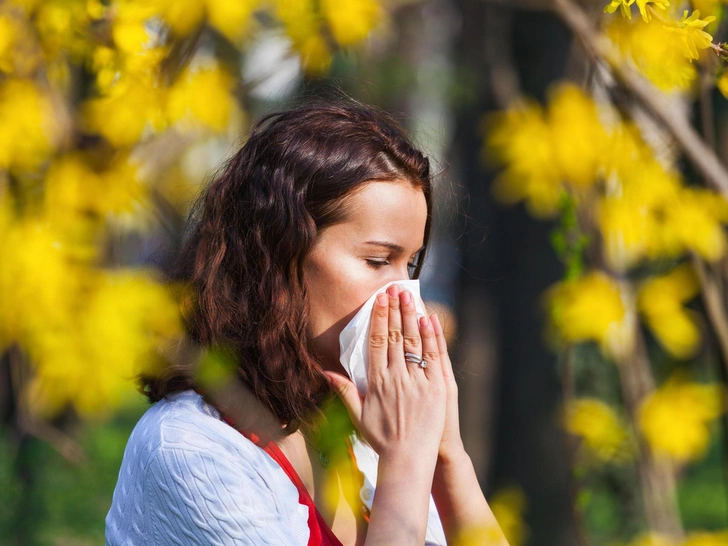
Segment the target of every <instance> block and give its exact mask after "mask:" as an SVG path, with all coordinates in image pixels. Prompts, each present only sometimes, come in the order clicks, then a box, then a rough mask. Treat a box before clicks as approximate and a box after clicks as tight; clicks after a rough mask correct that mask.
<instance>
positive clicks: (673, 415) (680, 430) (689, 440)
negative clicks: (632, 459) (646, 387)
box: [638, 370, 726, 463]
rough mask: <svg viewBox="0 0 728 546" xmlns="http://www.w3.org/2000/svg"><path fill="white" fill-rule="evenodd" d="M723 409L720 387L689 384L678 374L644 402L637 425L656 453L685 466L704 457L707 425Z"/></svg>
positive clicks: (708, 437) (685, 378) (683, 373)
mask: <svg viewBox="0 0 728 546" xmlns="http://www.w3.org/2000/svg"><path fill="white" fill-rule="evenodd" d="M725 409H726V400H725V392H724V390H723V387H722V386H720V385H711V384H700V383H695V382H692V381H690V380H689V379H688V378H687V374H686V373H685V372H683V371H682V370H678V371H677V372H674V373H673V374H672V375H671V376H670V377H669V378H668V380H667V381H665V383H664V384H663V385H662V386H661V387H660V388H659V389H657V390H656V391H655V392H653V393H652V394H651V395H649V396H648V397H647V399H646V400H644V401H643V403H642V404H641V406H640V408H639V411H638V424H639V427H640V430H641V431H642V434H643V435H644V437H645V438H646V439H647V442H648V443H649V445H650V447H651V448H652V449H653V450H654V451H655V452H656V453H658V454H661V455H665V456H668V457H670V458H671V459H673V460H675V461H677V462H680V463H684V462H688V461H692V460H695V459H697V458H699V457H701V456H702V455H703V454H704V453H705V451H706V450H707V448H708V445H709V443H710V430H709V428H708V425H709V424H710V422H711V421H712V420H714V419H715V418H717V417H718V416H720V415H721V414H722V413H723V412H724V411H725Z"/></svg>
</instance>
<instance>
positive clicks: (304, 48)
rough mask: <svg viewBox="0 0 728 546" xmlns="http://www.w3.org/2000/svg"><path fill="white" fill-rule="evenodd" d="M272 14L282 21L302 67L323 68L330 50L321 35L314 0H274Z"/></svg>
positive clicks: (328, 61) (315, 70)
mask: <svg viewBox="0 0 728 546" xmlns="http://www.w3.org/2000/svg"><path fill="white" fill-rule="evenodd" d="M275 14H276V17H278V19H280V21H281V22H282V23H283V26H284V27H285V29H286V33H287V34H288V36H289V37H290V38H291V41H292V42H293V47H294V48H295V49H296V51H297V52H298V54H299V55H300V57H301V62H302V64H303V67H304V69H305V70H306V71H307V72H309V73H311V74H321V73H324V72H326V71H327V70H328V69H329V66H330V65H331V51H330V49H329V46H328V44H327V43H326V40H325V39H324V37H323V36H322V35H321V24H322V20H321V15H320V14H319V13H318V12H317V10H316V6H315V3H314V1H313V0H276V2H275Z"/></svg>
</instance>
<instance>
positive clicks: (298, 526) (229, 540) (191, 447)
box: [106, 390, 445, 546]
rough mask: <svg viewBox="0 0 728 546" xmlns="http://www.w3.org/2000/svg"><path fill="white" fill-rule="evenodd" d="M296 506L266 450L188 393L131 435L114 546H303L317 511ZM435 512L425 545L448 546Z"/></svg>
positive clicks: (117, 500) (369, 493)
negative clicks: (310, 517) (309, 510)
mask: <svg viewBox="0 0 728 546" xmlns="http://www.w3.org/2000/svg"><path fill="white" fill-rule="evenodd" d="M357 462H358V461H357ZM360 468H361V466H360ZM365 477H367V476H366V474H365ZM367 478H370V477H367ZM371 483H372V482H370V479H366V482H365V487H364V488H362V492H361V496H362V500H364V499H365V498H368V499H369V500H370V501H371V499H372V497H373V493H374V489H373V487H372V485H371ZM373 483H376V478H374V479H373ZM298 499H299V495H298V490H297V489H296V486H295V485H294V484H293V482H292V481H291V479H290V478H289V477H288V475H287V474H286V473H285V471H284V470H283V469H282V468H281V467H280V466H279V465H278V463H277V462H276V461H275V460H274V459H273V458H272V457H271V456H270V455H268V453H266V452H265V450H263V449H262V448H260V447H258V446H257V445H255V444H254V443H253V442H252V441H250V440H249V439H248V438H246V437H245V436H244V435H242V434H240V433H239V432H238V431H237V430H235V429H234V428H233V427H231V426H230V425H228V424H227V423H225V422H224V421H223V420H222V419H221V417H220V414H219V413H218V411H217V410H216V409H215V408H214V407H212V406H211V405H209V404H208V403H206V402H205V401H204V400H203V398H202V397H201V396H200V395H199V394H198V393H196V392H194V391H191V390H188V391H183V392H179V393H175V394H172V395H170V396H168V397H167V398H165V399H162V400H160V401H159V402H157V403H155V404H153V405H152V406H151V407H150V408H149V409H148V410H147V412H146V413H145V414H144V415H143V416H142V418H141V419H140V420H139V422H138V423H137V425H136V426H135V427H134V430H133V431H132V433H131V436H130V437H129V441H128V443H127V446H126V449H125V451H124V458H123V461H122V464H121V470H120V471H119V479H118V481H117V484H116V489H115V490H114V496H113V500H112V504H111V509H110V510H109V513H108V515H107V516H106V546H142V545H175V546H179V545H221V546H223V545H224V546H229V545H246V546H247V545H256V546H264V545H281V546H294V545H295V546H299V545H301V546H305V545H307V543H308V538H309V528H308V514H309V512H308V507H307V506H305V505H303V504H299V502H298ZM367 504H370V503H367ZM431 504H432V506H431V510H430V519H429V521H428V531H427V540H428V542H426V545H430V544H431V545H435V546H436V545H441V544H445V540H444V533H443V532H442V525H441V523H440V520H439V517H438V515H437V511H436V510H434V512H433V509H434V503H432V499H431ZM431 540H432V542H430V541H431Z"/></svg>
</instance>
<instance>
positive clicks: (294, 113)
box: [141, 98, 432, 433]
mask: <svg viewBox="0 0 728 546" xmlns="http://www.w3.org/2000/svg"><path fill="white" fill-rule="evenodd" d="M430 177H431V174H430V162H429V160H428V159H427V157H425V156H424V155H423V154H422V153H421V152H420V151H419V150H417V149H416V148H415V147H414V146H413V145H412V143H411V142H410V141H409V139H408V138H407V137H406V135H405V131H404V130H403V129H402V127H401V125H400V124H399V122H398V121H396V120H395V119H394V118H393V117H392V116H391V115H389V114H387V113H385V112H384V111H382V110H380V109H378V108H376V107H373V106H369V105H364V104H361V103H359V102H356V101H354V100H353V99H348V98H346V99H343V98H337V99H336V100H321V99H319V100H313V101H307V102H305V103H303V104H301V105H299V106H296V107H294V108H292V109H289V110H285V111H277V112H273V113H269V114H267V115H265V116H264V117H262V118H261V119H260V120H259V121H258V122H257V123H256V124H255V125H254V127H253V129H252V131H251V133H250V136H249V138H248V139H247V141H246V142H245V144H244V145H243V146H242V147H241V148H240V149H239V150H238V151H237V152H236V153H235V154H234V155H233V156H232V157H231V158H229V159H228V160H227V161H226V162H225V163H224V164H223V165H222V166H221V168H220V169H219V170H218V171H217V173H216V174H215V175H213V177H212V178H211V179H210V182H209V184H208V185H207V186H206V188H205V189H204V190H203V191H202V193H201V194H200V196H199V198H198V199H197V201H196V202H195V204H194V206H193V208H192V211H191V213H190V217H189V219H188V222H187V228H186V234H185V238H184V240H183V244H182V248H181V251H180V253H179V254H178V257H177V259H176V263H175V265H174V268H173V274H172V276H173V278H175V279H176V280H183V281H185V282H186V283H189V284H188V285H187V286H189V287H191V289H192V292H193V293H194V301H195V304H194V306H192V308H191V310H190V311H189V312H187V313H186V314H185V322H186V327H187V330H188V333H189V336H190V337H191V339H192V340H193V341H194V342H196V343H198V344H200V345H202V346H203V347H215V346H222V347H226V348H232V349H233V351H234V354H235V356H236V361H237V367H236V370H235V371H236V373H237V375H238V377H239V379H240V380H241V381H242V382H243V383H244V384H246V385H247V386H248V387H250V388H251V389H252V390H253V392H254V393H255V395H256V396H257V398H258V399H259V400H260V401H261V402H262V403H263V404H264V405H265V406H266V407H267V408H269V409H270V410H271V411H272V412H273V414H274V415H275V416H276V418H278V419H279V420H280V422H281V423H285V424H286V431H287V432H288V433H292V432H295V431H296V430H297V428H298V427H299V426H300V424H301V423H306V424H309V423H311V422H312V417H313V416H316V415H320V411H319V405H320V403H321V402H322V401H323V400H324V399H326V398H327V396H329V395H330V394H331V391H330V387H329V385H328V382H327V381H326V376H325V375H324V374H323V373H322V370H323V369H322V367H321V364H320V363H319V361H318V360H317V358H316V354H315V352H314V350H313V348H312V347H311V346H310V345H309V342H308V341H307V336H306V332H307V324H308V305H307V294H306V288H305V285H304V277H303V267H302V266H303V261H304V258H305V257H306V255H307V253H308V251H309V250H310V249H311V248H312V246H313V244H314V243H315V241H316V237H317V234H318V233H320V232H321V230H323V229H325V228H326V227H327V226H331V225H333V224H336V223H337V222H341V221H344V219H345V218H346V214H347V208H346V198H347V196H351V194H352V192H354V191H355V190H356V189H357V188H359V187H361V186H362V185H363V184H366V183H367V182H370V181H403V180H404V181H408V182H409V183H411V184H412V185H413V186H414V187H417V188H419V189H421V190H422V192H423V193H424V196H425V198H426V201H427V221H426V225H425V234H424V243H425V249H426V248H427V243H428V240H429V236H430V230H431V224H432V197H431V195H432V191H431V190H432V185H431V178H430ZM424 257H425V250H422V251H421V253H420V255H419V256H418V261H417V265H416V267H415V269H414V272H413V273H412V278H418V277H419V274H420V271H421V268H422V264H423V261H424ZM141 382H142V390H143V392H144V393H145V394H146V396H147V398H148V399H149V400H150V401H151V402H155V401H157V400H160V399H161V398H163V397H164V396H166V395H167V394H170V393H172V392H175V391H179V390H183V389H188V388H196V387H197V385H195V380H194V377H193V375H192V374H190V373H189V369H187V370H186V371H185V369H182V368H181V367H173V366H170V367H169V368H168V369H165V370H163V371H162V373H161V374H158V375H156V376H154V377H152V376H147V377H142V378H141Z"/></svg>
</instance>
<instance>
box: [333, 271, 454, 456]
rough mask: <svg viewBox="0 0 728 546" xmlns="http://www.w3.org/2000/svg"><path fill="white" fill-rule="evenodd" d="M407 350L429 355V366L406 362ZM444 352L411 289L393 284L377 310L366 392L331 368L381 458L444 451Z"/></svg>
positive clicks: (337, 385) (352, 413)
mask: <svg viewBox="0 0 728 546" xmlns="http://www.w3.org/2000/svg"><path fill="white" fill-rule="evenodd" d="M440 332H442V328H440ZM440 337H442V335H441V336H440ZM442 339H443V340H444V337H443V338H442ZM405 352H410V353H414V354H416V355H418V356H421V357H422V358H424V359H425V360H426V361H427V367H426V368H421V367H420V366H419V365H418V364H416V363H411V362H406V361H405V358H404V353H405ZM441 354H442V351H441V348H440V346H439V345H438V336H437V334H436V328H435V326H434V325H433V323H432V322H431V321H430V320H429V319H427V318H426V317H421V318H420V320H418V319H417V313H416V310H415V306H414V302H413V298H412V294H411V292H409V291H403V292H401V293H400V289H399V287H398V286H396V285H392V286H390V287H389V288H388V289H387V293H383V294H380V295H379V297H378V298H377V300H376V302H375V304H374V308H373V310H372V317H371V327H370V334H369V369H368V387H367V393H366V396H364V397H362V396H361V395H360V394H359V392H358V390H357V388H356V386H355V385H354V383H352V382H351V381H350V380H349V379H347V378H345V377H344V376H343V375H341V374H337V373H334V372H326V374H327V376H328V377H329V380H330V381H331V384H332V386H333V387H334V389H335V390H336V391H337V392H338V394H339V396H340V397H341V398H342V400H343V402H344V405H345V406H346V408H347V411H348V412H349V416H350V417H351V419H352V422H353V423H354V425H355V426H356V427H357V429H358V430H359V432H360V433H361V434H362V436H363V437H364V438H365V439H366V440H367V441H368V442H369V444H371V446H372V447H373V448H374V450H375V451H376V452H377V453H378V454H379V457H380V459H386V458H388V457H394V458H396V457H397V456H399V455H403V456H405V457H413V456H416V457H418V458H426V455H427V454H428V453H431V454H432V456H433V458H434V456H435V454H437V453H438V452H439V450H440V444H441V441H442V438H443V430H444V427H445V417H446V411H447V410H446V404H447V388H448V387H447V386H446V382H445V376H446V374H445V373H444V372H443V367H442V366H443V363H442V359H441ZM450 374H452V372H451V371H450ZM455 420H457V415H455Z"/></svg>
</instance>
